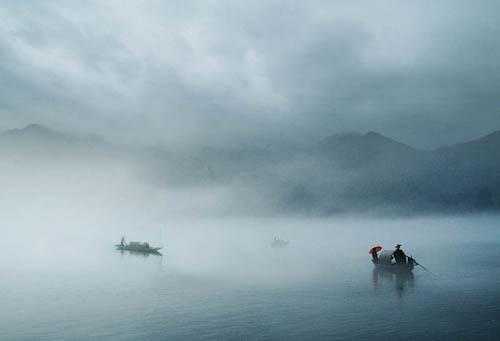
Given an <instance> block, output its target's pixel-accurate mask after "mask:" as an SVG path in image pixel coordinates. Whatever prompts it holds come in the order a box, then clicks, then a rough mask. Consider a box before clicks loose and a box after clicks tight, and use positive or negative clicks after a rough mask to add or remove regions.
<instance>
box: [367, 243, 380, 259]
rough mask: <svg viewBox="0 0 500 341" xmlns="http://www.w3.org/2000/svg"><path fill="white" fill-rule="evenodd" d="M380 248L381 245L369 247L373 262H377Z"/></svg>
mask: <svg viewBox="0 0 500 341" xmlns="http://www.w3.org/2000/svg"><path fill="white" fill-rule="evenodd" d="M381 249H382V247H380V246H379V247H373V248H371V249H370V252H369V253H370V254H371V255H372V261H373V263H378V252H379V251H380V250H381Z"/></svg>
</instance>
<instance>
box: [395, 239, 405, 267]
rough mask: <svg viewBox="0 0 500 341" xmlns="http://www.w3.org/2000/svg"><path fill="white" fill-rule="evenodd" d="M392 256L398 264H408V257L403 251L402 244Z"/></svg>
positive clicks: (397, 246)
mask: <svg viewBox="0 0 500 341" xmlns="http://www.w3.org/2000/svg"><path fill="white" fill-rule="evenodd" d="M392 255H393V256H394V260H395V261H396V264H406V255H405V253H404V252H403V250H401V244H398V245H396V250H395V251H394V253H393V254H392Z"/></svg>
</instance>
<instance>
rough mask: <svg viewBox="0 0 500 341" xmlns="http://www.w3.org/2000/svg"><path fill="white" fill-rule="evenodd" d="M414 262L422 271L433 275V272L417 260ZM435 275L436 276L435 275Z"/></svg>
mask: <svg viewBox="0 0 500 341" xmlns="http://www.w3.org/2000/svg"><path fill="white" fill-rule="evenodd" d="M412 259H413V261H414V262H415V264H416V265H418V266H420V267H421V268H422V269H424V270H425V271H427V272H428V273H430V274H433V273H432V271H430V270H429V269H427V268H426V267H425V266H423V265H422V264H420V263H419V262H417V260H416V259H415V258H413V257H412ZM433 275H434V274H433Z"/></svg>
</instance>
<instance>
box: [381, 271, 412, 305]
mask: <svg viewBox="0 0 500 341" xmlns="http://www.w3.org/2000/svg"><path fill="white" fill-rule="evenodd" d="M372 283H373V288H374V289H375V290H378V289H379V288H380V287H381V286H390V287H392V288H394V291H395V292H396V294H397V295H398V297H400V298H401V297H402V296H403V294H405V292H407V291H408V290H411V289H413V288H414V287H415V275H414V274H413V272H411V271H410V272H392V271H388V270H384V269H378V268H374V269H373V272H372Z"/></svg>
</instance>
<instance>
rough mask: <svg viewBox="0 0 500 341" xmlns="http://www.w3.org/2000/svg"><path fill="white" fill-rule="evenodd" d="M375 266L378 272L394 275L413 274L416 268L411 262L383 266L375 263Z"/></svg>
mask: <svg viewBox="0 0 500 341" xmlns="http://www.w3.org/2000/svg"><path fill="white" fill-rule="evenodd" d="M372 262H373V261H372ZM373 264H374V265H375V268H376V269H377V270H380V271H387V272H394V273H404V272H412V271H413V268H414V267H415V266H414V264H413V263H410V262H409V263H405V264H381V263H375V262H373Z"/></svg>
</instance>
